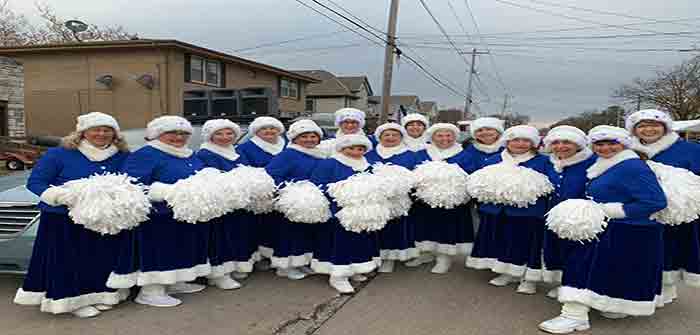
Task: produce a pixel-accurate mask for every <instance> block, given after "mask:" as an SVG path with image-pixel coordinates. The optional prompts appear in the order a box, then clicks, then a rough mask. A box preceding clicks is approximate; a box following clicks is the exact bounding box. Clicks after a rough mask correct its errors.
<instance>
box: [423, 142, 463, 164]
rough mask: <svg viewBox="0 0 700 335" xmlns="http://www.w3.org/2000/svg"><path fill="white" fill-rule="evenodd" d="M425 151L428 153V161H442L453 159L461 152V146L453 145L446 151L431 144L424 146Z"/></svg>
mask: <svg viewBox="0 0 700 335" xmlns="http://www.w3.org/2000/svg"><path fill="white" fill-rule="evenodd" d="M426 150H427V151H428V156H430V159H432V160H434V161H442V160H446V159H448V158H451V157H454V156H455V155H457V154H459V153H460V152H462V146H461V145H459V144H458V143H455V144H453V145H452V146H451V147H449V148H447V149H440V148H438V147H437V146H436V145H434V144H432V143H431V144H428V145H427V146H426Z"/></svg>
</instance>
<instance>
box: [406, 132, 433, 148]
mask: <svg viewBox="0 0 700 335" xmlns="http://www.w3.org/2000/svg"><path fill="white" fill-rule="evenodd" d="M403 143H405V144H406V146H408V149H409V150H411V151H413V152H417V151H421V150H423V149H425V148H426V146H427V145H428V138H427V136H425V133H423V135H422V136H421V137H418V138H415V137H411V136H410V135H409V136H406V137H404V138H403Z"/></svg>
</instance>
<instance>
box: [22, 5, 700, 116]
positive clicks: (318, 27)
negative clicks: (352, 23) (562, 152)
mask: <svg viewBox="0 0 700 335" xmlns="http://www.w3.org/2000/svg"><path fill="white" fill-rule="evenodd" d="M301 1H303V2H305V3H308V4H310V5H314V6H315V4H313V2H312V1H311V0H301ZM319 1H320V2H323V3H326V4H328V5H329V6H332V4H330V3H328V0H319ZM334 1H335V2H336V3H338V4H339V5H341V6H342V7H344V8H345V9H347V10H349V11H350V12H352V13H353V14H354V15H356V16H358V17H359V18H361V19H363V20H364V21H365V22H367V23H368V24H370V25H372V26H374V27H376V28H378V29H380V30H382V31H385V30H386V25H387V24H386V21H387V15H388V7H389V2H390V0H352V1H350V0H334ZM500 1H504V2H511V3H515V4H516V5H521V6H530V7H535V8H540V9H542V10H545V11H550V12H557V13H560V14H563V15H565V16H567V17H568V18H564V17H555V16H553V15H551V14H548V13H541V12H536V11H533V10H530V9H525V8H518V7H516V6H514V5H512V4H511V5H509V4H506V3H503V2H500ZM10 2H11V6H12V7H13V8H15V9H16V10H17V11H19V12H22V13H24V14H25V15H27V16H28V17H29V18H30V19H35V15H36V14H35V11H34V10H33V5H32V1H29V0H10ZM46 2H47V3H49V4H51V5H52V6H53V7H54V8H55V9H56V11H57V12H58V14H59V15H60V16H63V17H67V18H78V19H81V20H84V21H86V22H89V23H94V24H100V25H117V24H118V25H122V26H124V27H125V28H127V29H128V30H129V31H133V32H137V33H139V35H140V36H141V37H143V38H172V39H178V40H182V41H185V42H190V43H193V44H197V45H201V46H205V47H209V48H213V49H216V50H220V51H225V52H230V53H234V54H236V55H239V56H243V57H246V58H250V59H254V60H257V61H260V62H265V63H268V64H271V65H276V66H280V67H283V68H285V69H325V70H328V71H330V72H333V73H335V74H337V75H367V76H368V77H369V79H370V82H371V85H372V88H373V89H374V92H375V94H381V76H382V68H383V61H384V49H383V48H382V47H379V46H376V45H373V44H371V43H370V42H369V41H367V40H364V39H362V38H361V37H359V36H357V35H356V34H354V33H352V32H347V31H346V32H340V33H335V34H331V33H334V32H338V31H340V30H342V29H343V28H342V27H340V26H338V25H337V24H336V23H334V22H332V21H330V20H328V19H326V18H324V17H322V16H320V15H319V14H317V13H315V12H313V11H311V10H310V9H308V8H305V7H303V6H302V5H300V4H299V3H298V2H297V1H295V0H235V1H231V0H198V1H184V0H150V1H149V0H138V1H135V0H120V1H111V2H108V1H94V0H48V1H46ZM545 2H549V3H555V4H560V5H568V6H576V7H583V8H588V9H595V10H599V11H607V12H614V13H618V14H624V15H627V16H628V17H622V16H613V15H603V14H600V13H592V12H586V11H580V10H572V9H567V8H557V7H553V6H551V5H547V4H545ZM426 3H427V5H428V6H429V9H430V10H431V11H432V12H433V14H434V15H435V16H436V17H437V19H438V20H439V22H440V23H441V24H442V25H443V26H444V28H445V29H446V30H447V31H448V33H449V34H450V35H451V36H452V38H453V40H454V41H455V42H456V44H457V46H458V48H459V49H465V50H470V49H471V48H472V47H474V46H476V47H477V48H478V49H479V50H485V45H483V44H476V45H474V44H470V42H469V40H468V38H467V36H466V35H465V33H464V31H463V30H462V28H461V27H460V25H459V23H461V24H462V25H463V26H464V28H465V30H466V32H467V34H470V35H472V36H471V40H472V41H473V42H474V43H478V42H480V41H481V40H480V39H479V38H478V36H476V35H477V34H476V28H475V26H474V23H473V21H472V19H471V16H470V15H469V12H468V10H467V7H466V4H465V3H466V1H465V0H427V1H426ZM469 3H470V4H471V6H472V10H473V14H474V16H475V18H476V20H477V22H478V27H479V31H480V32H481V33H482V37H483V41H484V42H486V43H487V46H488V48H489V49H490V51H491V53H492V54H491V56H492V58H490V57H489V56H479V57H478V58H477V62H476V64H477V71H478V73H479V76H478V77H479V80H478V81H477V85H476V86H475V91H474V98H475V100H476V101H478V103H477V105H476V106H475V108H476V111H479V112H482V113H494V112H500V110H501V108H502V104H503V99H504V95H505V94H506V93H509V94H511V95H512V96H513V98H512V99H511V101H510V102H511V104H510V105H509V108H510V109H511V110H512V111H515V112H520V113H524V114H528V115H530V116H531V117H532V119H533V120H534V121H536V122H538V123H543V122H550V121H556V120H559V119H561V118H563V117H565V116H569V115H574V114H577V113H580V112H583V111H586V110H590V109H601V108H605V107H606V106H608V105H610V104H614V103H617V101H615V100H614V99H612V98H611V93H612V92H613V90H614V89H615V88H616V87H618V86H619V85H621V84H623V83H625V82H629V81H630V80H632V79H634V78H635V77H649V76H653V75H654V71H655V70H657V69H665V68H669V67H670V66H673V65H674V64H678V63H680V62H682V61H683V60H686V59H688V58H690V57H691V56H692V55H697V54H700V53H698V52H695V53H690V52H685V53H682V52H675V51H652V50H649V49H684V48H686V49H687V48H692V47H693V46H699V47H700V1H698V0H666V1H640V0H617V1H609V0H586V1H584V0H507V1H506V0H470V1H469ZM450 5H451V6H452V8H454V10H455V12H454V13H456V15H457V16H458V18H459V21H458V20H457V19H456V18H455V16H454V14H453V12H452V10H451V8H450ZM329 15H331V16H332V15H333V14H330V13H329ZM633 17H639V18H633ZM680 19H686V20H683V21H678V20H680ZM338 20H339V21H342V19H340V18H338ZM577 20H578V21H577ZM654 20H656V21H654ZM669 20H676V21H674V22H673V23H660V22H659V21H669ZM611 25H616V26H620V25H625V26H624V27H625V28H620V27H611ZM577 28H586V29H577ZM555 29H559V30H561V29H570V30H566V31H559V32H551V30H555ZM543 30H544V31H543ZM548 30H549V32H547V31H548ZM532 31H538V32H532ZM660 32H664V33H678V32H691V33H692V34H683V35H658V33H660ZM323 34H326V35H325V36H323ZM317 35H322V36H317ZM366 35H368V34H366ZM397 35H398V37H399V41H400V43H402V44H403V45H402V46H401V49H402V51H403V52H405V54H407V55H409V56H411V57H413V58H414V59H416V60H417V61H418V62H420V63H421V64H422V65H424V66H425V67H426V68H427V69H429V70H430V71H431V72H432V73H434V74H435V75H437V76H438V77H439V78H440V79H441V80H443V81H444V82H446V83H448V84H449V85H450V86H452V87H454V89H455V90H457V91H459V92H461V93H463V92H466V86H467V79H466V74H467V72H468V70H467V65H466V64H465V61H464V60H463V59H461V56H459V55H458V54H457V52H456V51H455V50H454V49H452V48H451V47H450V45H449V44H448V43H447V41H446V39H445V38H444V37H442V36H441V33H440V31H439V29H438V27H437V26H436V24H435V23H434V22H433V21H432V19H431V18H430V16H428V14H427V12H426V11H425V9H424V8H423V7H422V6H421V3H420V1H418V0H401V1H400V7H399V23H398V32H397ZM611 35H645V36H639V37H634V38H633V37H616V38H591V37H593V36H611ZM305 36H316V37H315V38H310V39H306V40H303V41H298V42H294V43H287V44H283V45H281V46H280V45H278V46H272V47H266V48H259V49H255V50H249V51H244V52H236V50H240V49H245V48H248V47H254V46H257V45H260V44H264V43H269V42H278V41H284V40H289V39H294V38H299V37H305ZM562 37H566V39H563V38H562ZM308 49H312V50H308ZM394 74H395V76H394V82H393V89H392V93H393V94H415V95H418V96H420V98H421V99H423V100H434V101H437V102H438V104H439V105H440V106H445V107H447V106H463V105H464V97H462V96H459V95H456V94H454V93H451V92H450V91H449V90H447V89H445V88H443V87H439V86H437V85H436V84H435V83H433V82H431V81H430V80H429V79H427V78H426V77H425V76H424V75H422V74H421V73H420V72H419V71H417V70H416V69H415V68H414V67H413V66H412V65H411V64H409V63H408V62H407V61H406V60H405V59H402V60H401V61H400V62H399V63H398V65H397V67H396V68H395V69H394ZM499 77H500V78H502V81H503V83H504V85H505V88H504V87H502V86H501V85H500V83H499V80H498V78H499Z"/></svg>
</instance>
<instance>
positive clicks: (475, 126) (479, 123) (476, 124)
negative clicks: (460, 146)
mask: <svg viewBox="0 0 700 335" xmlns="http://www.w3.org/2000/svg"><path fill="white" fill-rule="evenodd" d="M504 124H505V122H504V121H503V120H501V119H497V118H495V117H480V118H478V119H476V120H474V121H472V123H471V124H470V125H469V132H470V133H471V135H472V138H476V136H474V134H476V131H477V130H479V129H481V128H491V129H495V130H497V131H498V132H499V133H501V134H503V130H504Z"/></svg>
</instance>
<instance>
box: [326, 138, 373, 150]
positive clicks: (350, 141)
mask: <svg viewBox="0 0 700 335" xmlns="http://www.w3.org/2000/svg"><path fill="white" fill-rule="evenodd" d="M356 145H361V146H364V147H365V148H366V149H367V150H366V151H370V150H372V142H370V140H369V139H368V138H367V136H365V135H359V134H351V135H343V136H341V137H339V138H336V142H335V151H340V150H343V149H345V148H347V147H352V146H356Z"/></svg>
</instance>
